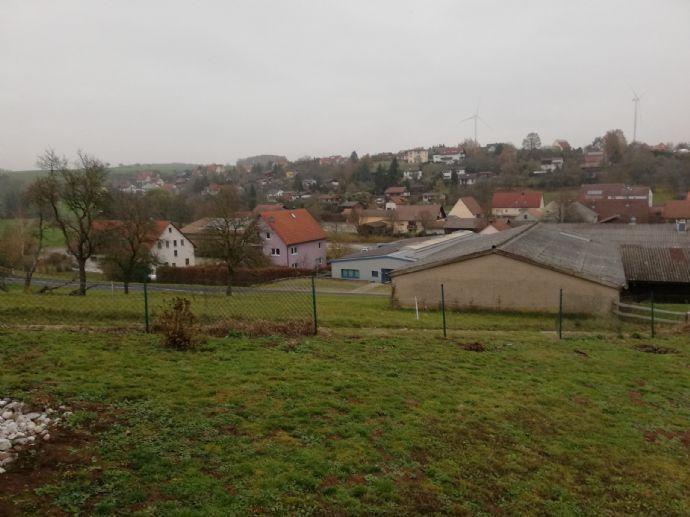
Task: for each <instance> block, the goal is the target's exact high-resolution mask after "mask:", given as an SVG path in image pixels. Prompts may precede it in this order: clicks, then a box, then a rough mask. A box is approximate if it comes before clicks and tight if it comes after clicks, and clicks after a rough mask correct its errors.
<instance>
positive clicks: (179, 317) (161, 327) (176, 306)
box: [155, 298, 200, 350]
mask: <svg viewBox="0 0 690 517" xmlns="http://www.w3.org/2000/svg"><path fill="white" fill-rule="evenodd" d="M190 305H191V302H190V301H189V300H188V299H187V298H174V299H173V300H172V302H170V307H169V308H168V309H166V310H164V311H163V312H162V313H161V315H160V316H159V317H158V320H157V321H156V325H155V329H156V330H158V331H160V332H161V333H162V334H163V345H164V346H166V347H168V348H174V349H175V350H191V349H193V348H196V346H197V345H198V344H199V342H200V339H199V336H198V332H199V330H198V327H197V323H196V322H197V319H196V316H195V315H194V313H192V310H191V309H190Z"/></svg>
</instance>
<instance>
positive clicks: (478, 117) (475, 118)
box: [460, 104, 491, 145]
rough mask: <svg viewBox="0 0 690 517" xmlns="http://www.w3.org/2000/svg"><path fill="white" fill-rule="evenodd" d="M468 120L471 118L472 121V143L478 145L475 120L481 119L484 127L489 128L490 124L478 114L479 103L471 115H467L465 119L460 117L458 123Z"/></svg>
mask: <svg viewBox="0 0 690 517" xmlns="http://www.w3.org/2000/svg"><path fill="white" fill-rule="evenodd" d="M468 120H473V121H474V143H475V144H476V145H479V140H477V121H478V120H481V121H482V124H484V125H485V126H486V127H488V128H489V129H491V126H490V125H489V124H487V122H486V120H484V119H483V118H482V117H480V116H479V104H477V109H476V110H475V112H474V115H472V116H471V117H467V118H465V119H462V120H461V121H460V123H461V124H462V123H463V122H467V121H468Z"/></svg>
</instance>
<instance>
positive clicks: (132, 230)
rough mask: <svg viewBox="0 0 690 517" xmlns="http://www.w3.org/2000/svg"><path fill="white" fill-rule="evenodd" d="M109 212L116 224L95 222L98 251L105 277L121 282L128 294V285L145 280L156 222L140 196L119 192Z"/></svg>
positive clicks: (150, 258)
mask: <svg viewBox="0 0 690 517" xmlns="http://www.w3.org/2000/svg"><path fill="white" fill-rule="evenodd" d="M112 209H113V215H114V216H115V217H116V219H117V220H116V221H103V222H101V223H100V224H99V222H98V221H97V222H96V223H97V224H96V230H97V233H98V235H97V244H98V251H99V253H102V254H103V255H104V256H103V258H102V260H101V266H102V269H103V271H104V273H105V274H106V276H107V277H108V278H110V279H111V280H119V281H122V283H123V284H124V288H125V294H129V284H130V283H131V282H134V281H137V280H142V281H143V280H145V279H146V277H148V275H149V273H150V270H151V265H152V264H153V263H154V259H153V255H152V253H151V250H152V249H153V246H154V245H155V243H156V239H157V235H155V233H156V232H155V222H154V221H153V220H152V219H151V217H150V212H151V211H150V209H149V205H148V203H147V202H146V199H145V198H144V197H142V196H138V195H135V194H126V193H118V194H116V195H115V196H114V198H113V203H112Z"/></svg>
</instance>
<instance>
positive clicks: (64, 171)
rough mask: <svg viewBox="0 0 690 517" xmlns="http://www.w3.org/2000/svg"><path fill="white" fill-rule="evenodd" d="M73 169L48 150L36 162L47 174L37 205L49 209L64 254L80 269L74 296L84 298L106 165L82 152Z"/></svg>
mask: <svg viewBox="0 0 690 517" xmlns="http://www.w3.org/2000/svg"><path fill="white" fill-rule="evenodd" d="M78 156H79V162H78V166H77V168H76V169H69V168H68V166H67V160H65V159H64V158H60V157H59V156H58V155H56V154H55V152H54V151H52V150H48V151H46V152H45V153H44V154H43V155H42V156H40V157H39V159H38V165H39V167H41V168H42V169H44V170H49V171H50V174H49V175H48V176H47V177H44V178H39V179H38V180H37V181H36V183H35V185H34V189H35V195H36V199H37V201H38V203H40V204H41V205H43V206H46V207H48V209H49V211H50V216H51V219H52V222H53V223H54V224H55V225H56V226H57V228H59V229H60V231H61V232H62V235H63V237H64V238H65V245H66V246H67V252H68V253H69V254H70V255H72V256H73V257H74V259H75V260H76V262H77V267H78V269H79V289H78V291H77V294H79V295H81V296H83V295H85V294H86V262H87V261H88V260H89V258H91V256H92V255H93V254H94V253H95V252H96V244H97V243H96V239H95V231H94V228H93V221H94V220H95V219H96V217H97V216H98V215H99V214H100V213H101V211H102V209H103V207H104V205H105V202H106V200H107V198H108V193H107V191H106V189H105V177H106V175H107V172H106V167H105V165H104V164H103V163H102V162H101V161H99V160H98V159H96V158H94V157H92V156H89V155H88V154H86V153H82V152H81V151H80V152H79V153H78Z"/></svg>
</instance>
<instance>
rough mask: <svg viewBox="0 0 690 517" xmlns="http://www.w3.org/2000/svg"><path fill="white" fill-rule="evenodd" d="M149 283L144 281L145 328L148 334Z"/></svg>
mask: <svg viewBox="0 0 690 517" xmlns="http://www.w3.org/2000/svg"><path fill="white" fill-rule="evenodd" d="M147 286H148V282H147V281H146V280H144V327H145V329H146V333H147V334H148V333H149V290H148V288H147Z"/></svg>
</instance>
